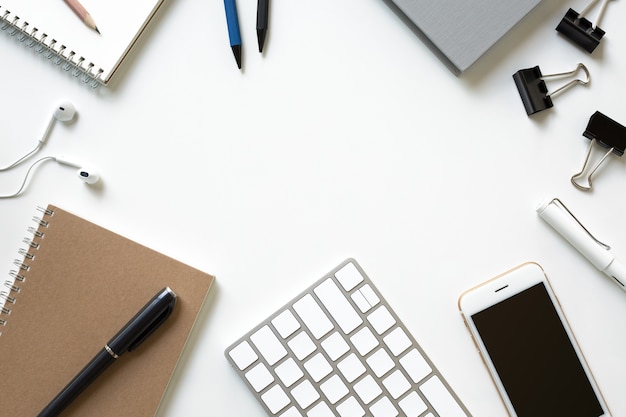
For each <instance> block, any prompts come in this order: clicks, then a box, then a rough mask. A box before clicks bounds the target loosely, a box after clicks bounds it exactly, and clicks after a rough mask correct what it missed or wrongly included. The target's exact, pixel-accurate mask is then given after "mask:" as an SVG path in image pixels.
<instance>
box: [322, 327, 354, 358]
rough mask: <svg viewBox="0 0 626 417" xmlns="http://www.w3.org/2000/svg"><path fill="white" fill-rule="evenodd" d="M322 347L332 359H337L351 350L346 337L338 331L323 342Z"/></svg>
mask: <svg viewBox="0 0 626 417" xmlns="http://www.w3.org/2000/svg"><path fill="white" fill-rule="evenodd" d="M322 348H324V350H325V351H326V353H327V354H328V357H329V358H330V360H331V361H336V360H337V359H339V358H340V357H341V356H343V354H344V353H346V352H347V351H349V350H350V346H348V344H347V343H346V341H345V340H344V338H343V337H342V336H341V335H340V334H339V333H338V332H335V333H333V334H331V335H330V336H328V337H327V338H326V339H325V340H324V341H323V342H322Z"/></svg>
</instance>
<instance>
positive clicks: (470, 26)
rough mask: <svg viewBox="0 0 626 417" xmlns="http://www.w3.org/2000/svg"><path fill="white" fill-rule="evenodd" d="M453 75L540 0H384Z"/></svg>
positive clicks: (466, 65) (477, 56)
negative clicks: (395, 8)
mask: <svg viewBox="0 0 626 417" xmlns="http://www.w3.org/2000/svg"><path fill="white" fill-rule="evenodd" d="M386 2H387V3H388V4H389V5H390V6H392V7H394V6H395V7H397V9H399V11H400V12H401V13H403V14H404V15H405V16H406V17H407V19H408V20H409V21H410V22H412V23H413V24H414V25H415V29H417V31H418V33H419V34H420V35H422V36H421V37H422V38H423V40H424V41H425V42H426V43H427V44H428V46H429V47H430V48H431V49H433V50H434V51H435V52H436V53H437V55H439V57H440V58H441V59H442V60H443V61H444V63H445V64H446V65H447V66H448V67H449V68H450V69H451V70H452V71H453V72H454V73H456V74H459V73H462V72H463V71H465V70H466V69H468V68H469V67H470V66H471V65H472V64H473V63H474V62H476V60H478V58H480V57H481V56H482V55H483V54H484V53H485V52H487V50H489V48H491V47H492V46H493V45H494V44H495V43H496V42H497V41H498V40H499V39H500V38H502V36H504V35H505V34H506V33H507V32H508V31H509V30H510V29H511V28H512V27H513V26H515V24H517V23H518V22H519V21H520V20H521V19H522V18H523V17H524V16H526V15H527V14H528V13H529V12H530V11H531V10H532V9H533V8H534V7H535V6H537V5H538V4H539V3H540V2H541V0H386Z"/></svg>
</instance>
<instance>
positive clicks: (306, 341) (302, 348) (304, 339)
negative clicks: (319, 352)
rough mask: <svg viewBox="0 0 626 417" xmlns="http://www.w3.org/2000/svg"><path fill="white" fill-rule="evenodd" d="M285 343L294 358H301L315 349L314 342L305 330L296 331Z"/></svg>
mask: <svg viewBox="0 0 626 417" xmlns="http://www.w3.org/2000/svg"><path fill="white" fill-rule="evenodd" d="M287 345H288V346H289V347H290V348H291V350H292V351H293V353H294V355H296V358H298V359H300V360H302V359H304V358H306V357H307V356H309V355H310V354H311V353H313V352H314V351H315V349H317V346H315V343H313V341H312V340H311V338H310V337H309V335H308V334H306V332H300V333H298V334H297V335H296V336H295V337H294V338H293V339H291V340H290V341H289V342H287Z"/></svg>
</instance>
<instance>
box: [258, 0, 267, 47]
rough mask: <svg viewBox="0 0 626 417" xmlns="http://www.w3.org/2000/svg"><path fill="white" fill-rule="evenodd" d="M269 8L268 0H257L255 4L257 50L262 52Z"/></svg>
mask: <svg viewBox="0 0 626 417" xmlns="http://www.w3.org/2000/svg"><path fill="white" fill-rule="evenodd" d="M269 8H270V0H258V2H257V6H256V37H257V40H258V41H259V52H263V45H265V36H266V35H267V20H268V15H269Z"/></svg>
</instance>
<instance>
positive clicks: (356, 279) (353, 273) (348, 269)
mask: <svg viewBox="0 0 626 417" xmlns="http://www.w3.org/2000/svg"><path fill="white" fill-rule="evenodd" d="M335 277H336V278H337V280H338V281H339V283H340V284H341V286H342V287H343V288H344V289H345V290H346V291H350V290H351V289H352V288H354V287H356V286H357V285H358V284H359V283H360V282H362V281H363V276H362V275H361V273H360V272H359V271H358V269H356V266H354V264H353V263H352V262H350V263H347V264H346V265H345V266H344V267H343V268H341V269H340V270H339V271H337V272H335Z"/></svg>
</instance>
